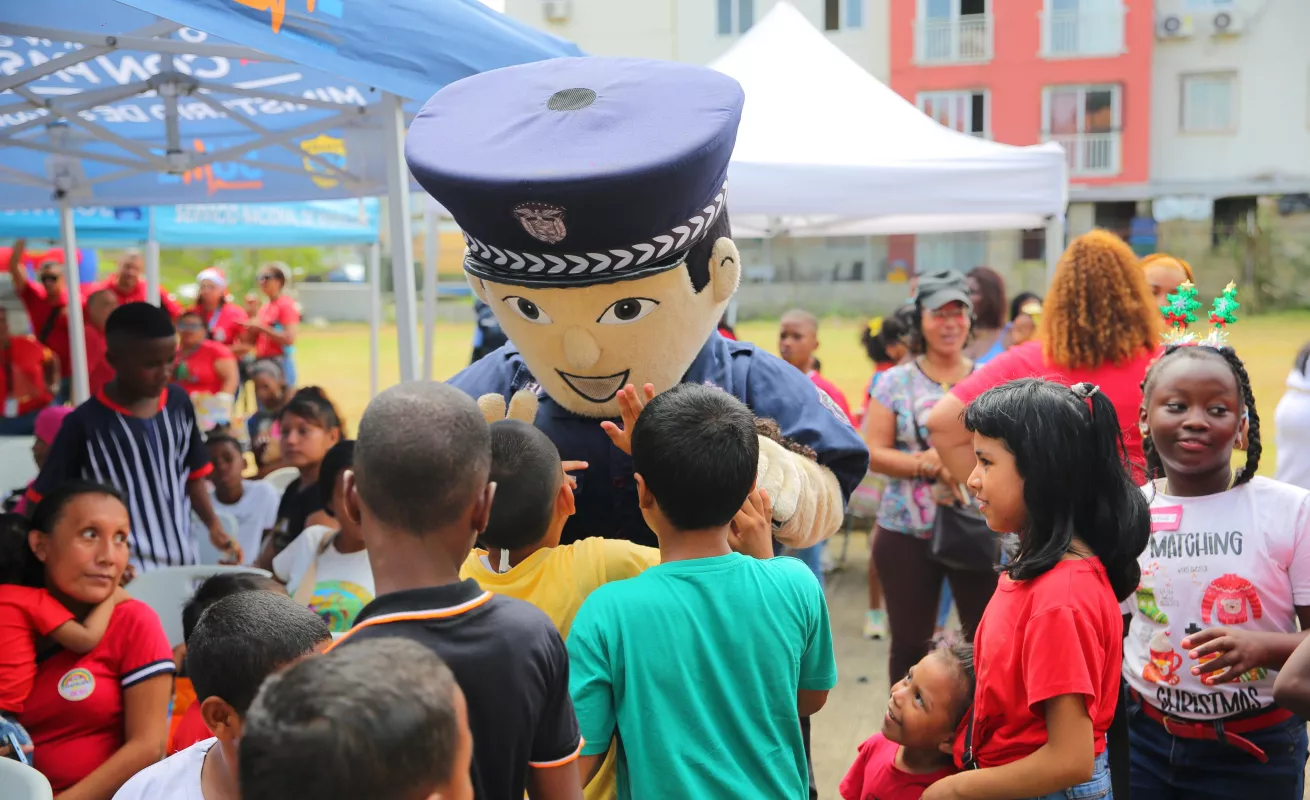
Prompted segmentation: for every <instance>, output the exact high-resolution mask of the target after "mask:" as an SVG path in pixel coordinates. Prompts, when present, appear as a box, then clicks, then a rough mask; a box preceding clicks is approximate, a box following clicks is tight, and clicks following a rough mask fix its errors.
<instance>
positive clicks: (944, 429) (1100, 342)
mask: <svg viewBox="0 0 1310 800" xmlns="http://www.w3.org/2000/svg"><path fill="white" fill-rule="evenodd" d="M1163 326H1164V321H1163V317H1162V316H1161V314H1160V310H1159V309H1158V308H1157V307H1156V305H1155V302H1154V300H1153V299H1152V297H1151V290H1150V288H1149V287H1148V286H1147V282H1146V276H1145V274H1144V273H1143V271H1142V269H1141V267H1140V266H1139V265H1138V260H1137V256H1136V255H1135V254H1134V253H1133V251H1132V248H1130V247H1129V246H1128V245H1127V244H1124V241H1123V240H1122V239H1120V238H1119V237H1118V236H1115V235H1114V234H1113V233H1110V232H1109V231H1103V230H1094V231H1092V232H1090V233H1086V234H1083V235H1082V236H1079V237H1078V238H1077V239H1074V240H1073V242H1072V243H1071V244H1070V245H1069V249H1068V250H1066V251H1065V252H1064V255H1063V256H1061V257H1060V263H1059V265H1058V266H1057V267H1056V270H1055V278H1054V279H1052V281H1051V286H1050V289H1049V291H1048V292H1047V295H1046V300H1045V301H1044V302H1043V303H1042V321H1041V327H1040V328H1039V330H1038V333H1037V338H1036V339H1035V340H1033V341H1031V342H1027V343H1025V344H1022V345H1019V346H1017V347H1012V348H1010V349H1009V350H1007V351H1005V352H1004V353H1002V354H1001V355H999V356H997V357H996V358H995V359H994V360H992V362H991V363H989V364H988V365H987V367H986V369H982V370H979V371H978V372H975V373H974V374H973V375H971V376H970V377H968V378H966V379H964V380H963V381H960V382H959V383H957V384H955V386H954V387H953V388H952V389H951V391H950V393H949V394H947V395H946V397H944V398H942V399H941V400H940V401H939V402H938V403H937V405H936V406H935V407H934V408H933V410H932V412H931V413H930V414H929V415H928V420H927V424H928V431H929V434H930V439H931V443H932V445H933V447H935V448H936V450H937V453H938V455H939V456H940V458H941V461H942V464H943V465H944V466H945V467H946V469H947V470H949V471H950V473H951V474H952V475H968V474H969V473H970V472H972V471H973V466H974V463H975V458H974V454H973V437H972V436H970V434H969V432H968V431H967V430H965V428H964V421H963V417H962V412H963V411H964V408H965V406H967V405H968V404H969V403H971V402H972V401H973V399H974V398H975V397H977V396H978V395H980V394H982V393H983V392H985V391H987V390H988V389H991V388H992V387H994V386H1000V385H1001V384H1003V383H1007V382H1009V381H1012V380H1015V379H1017V378H1047V379H1049V380H1053V381H1057V382H1059V383H1063V384H1064V385H1066V386H1072V385H1073V384H1075V383H1084V382H1086V383H1091V384H1094V385H1096V386H1099V387H1100V389H1101V391H1102V392H1104V393H1105V396H1106V397H1108V398H1109V399H1110V402H1111V403H1113V404H1114V410H1115V414H1116V415H1117V416H1118V417H1119V426H1120V428H1122V429H1123V433H1124V443H1125V445H1126V446H1127V450H1128V456H1129V460H1130V461H1131V462H1133V464H1134V465H1136V466H1135V468H1134V475H1135V477H1137V478H1144V476H1145V473H1144V471H1142V468H1143V466H1144V464H1145V460H1144V458H1143V457H1142V434H1141V431H1140V430H1139V428H1138V425H1137V416H1138V408H1139V407H1140V406H1141V404H1142V389H1141V385H1142V378H1143V377H1144V376H1145V375H1146V368H1147V367H1148V366H1150V363H1151V359H1152V358H1154V357H1155V353H1156V351H1157V350H1158V349H1159V345H1160V332H1161V329H1162V328H1163Z"/></svg>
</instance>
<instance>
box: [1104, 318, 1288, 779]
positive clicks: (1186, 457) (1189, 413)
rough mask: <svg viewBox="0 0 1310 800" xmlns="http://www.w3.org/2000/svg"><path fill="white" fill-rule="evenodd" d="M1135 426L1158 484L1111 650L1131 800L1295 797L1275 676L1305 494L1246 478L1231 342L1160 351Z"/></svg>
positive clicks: (1248, 440) (1256, 425) (1250, 470)
mask: <svg viewBox="0 0 1310 800" xmlns="http://www.w3.org/2000/svg"><path fill="white" fill-rule="evenodd" d="M1141 427H1142V434H1143V436H1144V437H1145V442H1144V443H1145V448H1144V450H1145V453H1146V455H1147V468H1148V470H1150V471H1151V472H1152V473H1153V474H1154V475H1157V476H1159V478H1158V479H1157V480H1156V481H1154V483H1153V484H1152V485H1148V486H1147V487H1145V492H1146V495H1147V496H1148V497H1149V498H1150V501H1151V538H1150V545H1149V547H1147V549H1146V551H1145V552H1143V553H1142V555H1141V565H1142V579H1141V586H1140V587H1139V588H1138V589H1137V598H1136V603H1135V604H1134V605H1133V607H1132V609H1131V611H1132V623H1131V626H1130V628H1129V632H1128V638H1127V640H1126V641H1125V644H1124V651H1125V652H1124V655H1125V657H1124V665H1123V673H1124V680H1125V682H1126V683H1127V684H1128V686H1129V687H1130V695H1131V698H1132V699H1131V702H1130V707H1129V735H1130V737H1131V739H1132V750H1131V755H1132V768H1131V781H1132V791H1133V795H1134V796H1137V797H1163V798H1169V797H1183V796H1186V797H1187V798H1189V800H1204V798H1220V797H1224V798H1229V797H1260V798H1262V799H1263V798H1267V799H1268V800H1292V798H1298V800H1299V798H1300V797H1301V795H1302V786H1303V783H1304V770H1305V763H1306V726H1305V721H1304V720H1302V719H1300V718H1299V717H1296V716H1294V715H1293V714H1292V712H1291V711H1288V710H1285V709H1281V708H1279V707H1277V706H1276V705H1275V702H1274V701H1275V698H1274V678H1275V677H1276V674H1277V673H1276V670H1278V669H1280V668H1282V666H1283V664H1284V662H1286V661H1287V659H1288V657H1289V656H1290V655H1291V653H1292V651H1293V650H1294V649H1295V648H1296V646H1297V644H1298V643H1299V642H1300V641H1302V639H1303V638H1304V634H1303V633H1298V632H1297V622H1298V620H1299V621H1300V627H1301V629H1302V630H1310V492H1307V491H1306V490H1304V489H1301V488H1298V487H1295V486H1290V485H1288V484H1284V483H1279V482H1277V481H1273V480H1269V479H1268V478H1261V477H1256V474H1255V471H1256V468H1257V467H1258V465H1259V462H1260V449H1261V448H1260V417H1259V415H1258V414H1257V413H1256V409H1255V396H1254V394H1253V393H1252V392H1251V382H1250V380H1249V379H1248V377H1247V374H1246V368H1245V367H1244V366H1243V364H1242V361H1241V359H1239V358H1238V357H1237V354H1236V353H1235V352H1234V351H1233V349H1232V348H1230V347H1227V346H1218V347H1215V346H1210V345H1206V344H1202V345H1193V346H1176V345H1175V346H1170V347H1168V348H1166V350H1165V352H1164V354H1163V355H1161V356H1160V358H1159V360H1157V361H1156V362H1155V364H1154V365H1153V366H1152V367H1151V369H1150V370H1149V371H1148V372H1147V374H1146V380H1145V381H1144V382H1143V385H1142V410H1141ZM1242 446H1244V447H1245V449H1246V462H1245V464H1243V465H1242V467H1241V468H1240V469H1239V470H1237V471H1236V473H1234V471H1233V468H1232V455H1233V450H1234V449H1235V448H1239V447H1242ZM1181 764H1185V765H1186V768H1183V769H1180V768H1178V767H1179V765H1181Z"/></svg>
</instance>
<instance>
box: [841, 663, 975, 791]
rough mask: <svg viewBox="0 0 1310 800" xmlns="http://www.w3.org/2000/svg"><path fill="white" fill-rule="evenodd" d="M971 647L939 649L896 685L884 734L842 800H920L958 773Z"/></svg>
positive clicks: (874, 739)
mask: <svg viewBox="0 0 1310 800" xmlns="http://www.w3.org/2000/svg"><path fill="white" fill-rule="evenodd" d="M973 685H974V673H973V647H972V646H971V645H969V644H968V643H966V642H963V641H961V642H957V643H954V644H940V645H938V646H937V648H936V649H935V650H933V651H932V652H930V653H928V655H926V656H924V657H923V658H921V659H919V663H918V664H915V665H914V668H913V669H911V670H910V671H909V672H908V673H907V674H906V675H905V677H903V678H901V680H900V681H899V682H897V683H896V684H894V685H893V686H892V694H891V697H890V698H889V699H888V701H887V713H886V715H885V716H884V717H883V720H882V731H880V732H879V733H875V734H874V735H873V736H870V737H869V738H868V739H867V740H865V742H864V744H862V745H860V754H859V756H857V757H856V759H855V763H854V764H852V765H851V768H850V770H849V771H847V773H846V777H845V778H844V779H843V780H842V782H841V786H840V787H839V789H838V791H839V792H840V793H841V796H842V800H866V798H870V797H877V798H883V797H885V798H888V800H916V798H918V797H920V796H921V795H922V793H923V790H924V789H926V788H927V787H929V786H931V785H932V784H934V783H936V782H937V781H939V780H941V779H942V778H945V777H946V776H947V775H950V774H952V773H954V772H955V760H954V758H953V757H952V755H951V753H952V750H953V747H954V742H955V729H956V728H958V727H959V725H960V720H961V719H962V718H963V717H964V714H965V712H966V711H968V709H969V705H970V703H972V701H973Z"/></svg>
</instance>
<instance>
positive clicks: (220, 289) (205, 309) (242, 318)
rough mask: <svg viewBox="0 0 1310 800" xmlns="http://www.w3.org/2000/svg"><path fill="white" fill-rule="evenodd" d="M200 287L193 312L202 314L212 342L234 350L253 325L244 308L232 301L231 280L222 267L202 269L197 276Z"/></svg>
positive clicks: (207, 333)
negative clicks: (229, 289)
mask: <svg viewBox="0 0 1310 800" xmlns="http://www.w3.org/2000/svg"><path fill="white" fill-rule="evenodd" d="M196 283H198V284H199V285H200V293H199V294H198V295H197V296H196V305H195V307H194V308H192V309H191V310H192V311H195V312H198V313H199V314H200V318H201V320H203V321H204V323H205V331H206V335H207V336H208V337H209V338H210V339H213V340H214V341H216V342H218V343H220V344H225V345H227V346H229V347H231V346H232V345H234V344H236V343H237V342H238V341H239V340H240V339H241V334H242V333H244V332H245V328H244V327H243V326H244V324H245V323H246V322H247V321H249V319H250V317H249V315H247V314H246V310H245V309H244V308H242V307H241V306H239V305H237V304H236V303H233V302H229V301H228V297H227V276H226V275H224V274H223V270H221V269H219V268H218V267H209V268H207V269H202V270H200V274H199V275H197V276H196Z"/></svg>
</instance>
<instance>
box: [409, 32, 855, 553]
mask: <svg viewBox="0 0 1310 800" xmlns="http://www.w3.org/2000/svg"><path fill="white" fill-rule="evenodd" d="M744 99H745V98H744V96H743V93H742V90H741V87H740V86H739V85H738V84H737V82H736V81H734V80H733V79H732V78H729V77H727V76H725V75H722V74H721V73H718V72H714V71H713V70H709V69H706V68H704V67H696V66H691V65H687V64H678V63H673V62H661V61H646V60H640V59H621V58H571V59H555V60H551V61H543V62H537V63H533V64H525V65H522V66H517V67H508V68H505V69H500V70H494V71H492V72H486V73H482V74H479V75H474V76H472V77H470V78H466V79H464V80H462V81H458V82H456V83H454V84H451V85H450V86H447V87H446V88H445V89H443V90H441V91H440V92H438V93H437V94H436V95H434V96H433V97H432V99H431V100H429V101H428V103H427V104H426V105H425V106H424V107H423V109H422V111H420V112H419V114H418V116H417V117H416V118H415V120H414V122H413V124H412V125H411V126H410V129H409V134H408V137H407V140H406V146H405V156H406V159H407V161H408V163H409V167H410V171H411V172H412V173H413V174H414V177H415V178H416V179H417V180H418V182H419V183H420V184H421V185H422V186H423V188H424V189H426V190H427V191H428V193H429V194H431V195H432V196H433V197H434V198H436V199H437V200H438V201H439V202H440V203H441V204H442V205H443V206H444V207H445V208H446V209H447V210H448V211H449V212H450V213H451V215H452V216H454V218H455V221H456V222H457V223H458V224H459V226H460V227H461V229H462V230H463V231H464V238H465V242H466V244H467V246H468V250H467V252H466V255H465V260H464V268H465V272H466V273H467V276H468V279H469V285H470V286H471V287H472V288H473V291H474V293H475V294H476V295H477V297H478V299H480V300H481V301H482V302H484V303H486V304H487V305H488V306H489V307H490V308H491V309H492V311H493V312H494V313H495V315H496V318H497V319H498V320H499V321H500V324H501V327H502V328H503V329H504V332H505V334H506V335H507V336H508V337H509V341H510V343H509V344H507V345H505V346H504V347H501V348H500V349H498V350H496V351H495V352H492V353H490V354H488V355H487V356H486V357H485V358H483V359H481V360H480V361H478V362H477V363H475V364H473V365H471V366H469V367H468V368H466V369H465V370H464V371H463V372H461V373H460V374H458V375H456V376H455V377H454V378H452V379H451V381H450V382H451V383H452V384H453V385H455V386H458V387H459V388H461V389H463V390H464V391H466V392H468V393H469V394H471V395H473V396H474V397H475V398H478V399H479V403H480V404H481V405H483V408H484V411H485V410H487V409H488V408H489V407H494V406H495V403H494V402H493V403H491V404H490V405H488V404H486V403H485V402H484V401H486V400H487V399H488V398H494V399H495V400H496V401H499V403H500V408H501V409H503V408H504V407H505V401H506V400H508V399H509V398H511V397H512V396H514V395H516V394H519V395H520V396H521V395H522V394H523V393H524V392H531V393H532V394H533V395H535V396H536V398H537V400H538V403H537V407H536V410H535V420H534V421H535V424H536V425H537V427H539V428H540V429H541V430H542V431H543V432H544V433H546V435H548V436H549V437H550V438H551V440H552V441H553V442H554V443H555V445H556V447H558V448H559V453H560V457H561V458H562V459H563V460H565V461H571V460H577V461H586V462H587V463H588V467H587V469H586V470H584V471H582V472H580V473H578V474H577V475H576V477H577V480H578V489H577V514H576V515H575V516H574V517H573V518H572V519H571V520H570V521H569V523H568V527H566V528H565V531H564V537H563V541H564V542H571V541H576V540H578V539H582V538H585V537H589V536H605V537H609V538H624V539H630V540H632V541H635V542H639V543H642V544H650V545H654V544H655V543H656V542H655V539H654V535H653V534H652V533H651V532H650V530H649V529H648V528H647V527H646V525H645V522H644V521H643V520H642V517H641V512H640V509H639V508H638V504H637V490H636V484H635V481H634V480H633V472H632V460H631V458H630V457H629V456H627V455H626V454H624V453H623V452H621V451H620V450H618V448H616V447H615V446H614V445H613V443H612V442H611V441H610V439H609V437H608V436H607V435H606V433H605V432H604V430H603V429H602V428H601V427H600V421H601V420H605V419H617V418H618V416H619V409H618V403H617V401H616V400H615V397H616V395H617V393H618V392H619V390H620V389H622V388H623V387H624V386H625V385H628V384H632V385H635V386H642V385H645V384H651V385H653V386H654V387H655V390H656V391H657V392H658V391H664V390H666V389H669V388H671V387H672V386H674V385H675V384H677V383H679V382H697V383H704V384H709V385H713V386H716V387H719V388H721V389H723V390H724V391H726V392H729V393H730V394H732V395H734V396H735V397H737V398H738V399H740V400H742V401H743V402H745V403H746V404H747V405H748V406H750V408H751V409H752V410H753V411H754V412H755V414H756V416H759V417H768V418H772V419H774V420H776V421H777V422H778V424H779V426H780V428H781V430H782V433H783V435H784V436H786V437H787V438H789V439H793V440H795V441H797V442H799V443H801V444H804V445H808V446H809V447H810V448H812V449H813V450H815V451H816V452H817V453H818V463H815V462H813V461H810V460H808V459H806V458H805V457H804V456H801V455H799V454H797V453H794V452H792V451H790V450H788V449H786V448H784V447H782V446H780V445H778V444H777V443H775V442H772V441H770V440H768V439H763V438H762V439H761V441H760V465H759V472H758V483H759V485H760V486H762V487H763V488H765V489H767V490H768V491H769V494H770V497H771V498H772V500H773V507H774V530H775V535H776V536H777V538H778V540H779V541H781V542H783V543H784V544H787V545H791V546H795V547H800V546H807V545H810V544H814V543H816V542H819V541H822V540H823V539H825V538H827V537H828V536H831V535H832V533H834V532H835V531H836V530H837V529H838V528H839V527H840V525H841V521H842V516H843V513H844V507H845V501H846V499H847V498H848V497H849V496H850V493H851V491H853V490H854V488H855V487H856V486H857V485H858V484H859V482H860V480H861V479H862V478H863V477H864V474H865V472H866V470H867V468H868V464H869V457H868V451H867V450H866V448H865V446H864V443H863V441H862V440H861V439H860V437H859V435H858V434H857V433H856V432H855V430H854V429H853V428H851V426H850V423H849V422H848V421H847V420H846V418H845V415H843V414H842V413H841V412H840V411H839V410H838V409H837V408H836V406H835V405H834V404H833V403H832V401H831V399H830V398H828V397H827V396H826V395H824V394H823V393H822V391H820V390H819V389H817V387H815V386H814V384H813V383H811V382H810V380H809V379H808V378H807V377H806V376H805V375H804V374H802V373H801V372H800V371H798V370H796V369H795V368H793V367H792V366H791V365H789V364H787V363H786V362H784V361H782V360H781V359H779V358H777V357H776V356H773V355H770V354H768V353H765V352H763V351H760V350H758V349H756V348H755V347H754V346H753V345H751V344H747V343H738V342H731V341H728V340H726V339H724V338H722V337H721V336H719V335H718V334H717V333H715V327H716V325H717V323H718V320H719V319H720V317H721V316H722V314H723V311H724V309H725V308H726V307H727V304H728V301H729V300H730V299H731V297H732V295H733V293H734V292H735V291H736V289H737V284H738V280H739V278H740V275H741V263H740V257H739V255H738V252H737V248H736V245H734V244H733V242H732V239H731V226H730V224H729V221H728V213H727V196H728V178H727V170H728V160H729V158H730V157H731V155H732V147H733V144H734V142H735V141H736V134H737V125H738V123H739V121H740V119H741V110H742V106H743V103H744ZM500 413H502V414H503V413H504V412H503V410H502V411H500Z"/></svg>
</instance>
